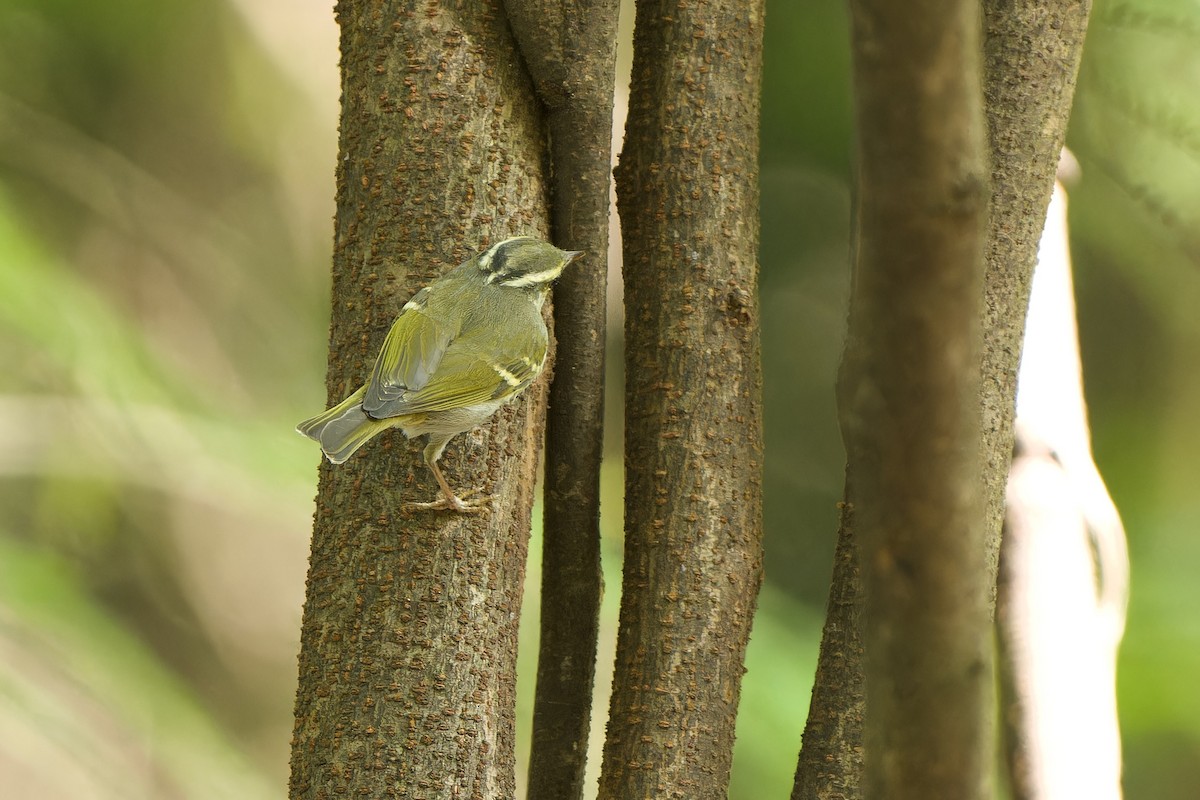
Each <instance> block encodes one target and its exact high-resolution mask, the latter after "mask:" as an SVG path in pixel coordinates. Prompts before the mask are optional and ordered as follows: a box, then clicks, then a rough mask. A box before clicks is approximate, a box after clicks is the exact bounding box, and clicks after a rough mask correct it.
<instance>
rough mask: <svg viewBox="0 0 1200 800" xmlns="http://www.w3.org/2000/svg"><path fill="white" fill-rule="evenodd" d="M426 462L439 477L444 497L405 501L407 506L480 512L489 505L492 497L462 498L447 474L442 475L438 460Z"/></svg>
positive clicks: (464, 512) (434, 509)
mask: <svg viewBox="0 0 1200 800" xmlns="http://www.w3.org/2000/svg"><path fill="white" fill-rule="evenodd" d="M426 463H428V464H429V470H430V471H431V472H432V473H433V477H434V478H435V479H437V482H438V486H440V487H442V494H443V495H444V497H440V498H438V499H437V500H434V501H433V502H430V503H405V504H404V507H405V508H411V509H414V510H423V511H441V510H446V511H457V512H459V513H460V514H478V513H479V512H481V511H483V510H484V509H485V508H487V507H488V505H489V502H490V500H491V498H490V497H477V498H475V499H473V500H462V499H460V498H459V496H458V495H456V494H455V493H454V490H453V489H451V488H450V484H449V483H448V482H447V481H446V478H445V476H443V475H442V471H441V470H440V469H439V468H438V465H437V461H428V462H426ZM476 491H478V490H477V489H472V490H471V491H470V492H467V494H474V493H475V492H476Z"/></svg>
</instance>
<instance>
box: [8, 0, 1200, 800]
mask: <svg viewBox="0 0 1200 800" xmlns="http://www.w3.org/2000/svg"><path fill="white" fill-rule="evenodd" d="M330 5H331V4H330V3H328V2H327V1H324V2H316V0H302V1H301V2H295V0H292V1H291V2H284V1H283V0H224V2H220V1H214V0H174V2H170V3H147V2H135V0H112V1H111V2H108V3H103V4H96V3H91V2H82V0H8V2H6V3H3V4H2V5H0V354H2V355H3V364H4V365H5V368H4V369H3V371H2V372H0V785H3V786H5V787H6V791H7V793H8V796H11V797H14V798H17V797H20V798H44V799H46V800H56V798H72V799H73V800H79V799H81V798H110V797H111V798H117V797H119V798H168V797H170V798H176V797H178V798H191V797H196V798H201V797H203V798H246V799H250V800H252V799H253V798H268V797H276V798H277V797H282V796H283V795H284V794H285V788H284V787H285V785H286V773H287V757H288V740H289V737H290V733H291V709H292V701H293V692H294V685H295V679H296V676H295V656H296V652H297V648H298V635H299V622H300V612H301V605H302V602H303V596H304V571H305V564H306V558H307V549H308V537H309V532H310V531H309V529H310V524H311V515H312V510H313V503H312V498H313V495H314V492H315V485H316V465H317V462H318V458H319V454H318V451H317V449H316V447H315V446H313V445H312V444H311V443H310V442H307V441H306V440H304V439H302V438H301V437H299V436H298V435H296V434H295V433H294V432H293V430H292V429H293V426H294V425H295V423H296V421H297V420H299V419H301V418H303V417H305V416H308V415H309V414H311V413H314V412H315V410H317V409H319V408H320V407H321V406H322V404H323V402H324V400H325V390H324V373H325V358H326V352H325V347H326V338H327V337H326V334H327V324H328V314H329V310H328V304H329V285H330V281H329V272H328V271H329V263H330V253H331V234H332V222H331V218H332V214H333V165H334V161H335V155H336V126H337V114H338V73H337V29H336V26H335V23H334V19H333V14H332V10H331V7H330ZM624 18H625V19H624V22H625V24H626V29H628V26H629V24H630V23H631V20H632V9H631V8H630V9H626V11H625V12H624ZM627 32H628V30H627ZM845 43H846V20H845V12H844V9H843V6H842V4H841V3H840V2H837V1H836V0H815V1H814V2H810V3H804V4H800V3H793V2H787V1H786V0H768V14H767V27H766V75H765V82H764V96H763V130H762V168H763V169H762V256H761V264H762V290H763V296H762V308H763V334H764V343H763V352H764V358H765V376H766V429H767V441H768V448H767V469H768V473H767V480H766V509H765V513H766V525H767V541H766V547H767V556H766V569H767V576H768V583H767V586H766V587H765V589H764V592H763V595H762V600H761V603H760V611H759V615H758V617H757V619H756V621H755V628H754V638H753V641H752V643H751V648H750V654H749V665H748V666H749V672H748V674H747V676H746V679H745V686H744V699H743V704H742V713H741V718H740V721H739V727H738V749H737V752H736V754H735V763H734V777H733V787H732V790H731V796H732V797H734V798H747V799H748V798H760V797H784V796H786V795H787V792H788V791H789V790H790V786H791V779H792V773H793V771H794V769H795V763H796V752H797V748H798V746H799V742H800V732H801V730H802V729H803V724H804V717H805V711H806V708H807V702H808V686H809V684H810V682H811V676H812V670H813V666H814V663H815V657H816V647H817V643H818V640H819V633H820V622H821V619H822V616H823V610H824V603H825V594H826V590H827V586H828V580H829V572H830V565H831V555H832V549H833V540H834V532H835V528H836V517H835V510H836V509H835V503H836V502H837V500H838V499H839V497H840V493H841V488H842V468H843V455H842V450H841V443H840V438H839V434H838V431H837V427H836V419H835V413H834V398H833V388H832V387H833V381H834V374H835V371H836V368H837V362H838V358H839V355H840V349H841V337H842V332H843V327H844V309H845V302H846V292H847V285H848V282H847V267H846V260H847V256H846V252H847V226H848V207H849V190H848V174H849V166H850V165H849V158H850V144H849V143H850V114H849V108H850V106H849V95H848V90H849V77H848V72H847V69H848V63H849V57H848V53H847V50H846V44H845ZM626 59H627V55H626ZM623 68H624V69H625V70H627V69H628V63H627V60H626V61H625V63H624V65H623ZM618 142H619V140H618ZM1070 145H1071V147H1072V148H1073V150H1074V152H1075V154H1076V156H1077V158H1078V160H1079V162H1080V164H1081V173H1080V176H1079V178H1078V179H1077V180H1076V181H1075V182H1074V184H1073V185H1071V186H1070V187H1068V188H1069V191H1070V193H1071V199H1072V205H1071V225H1072V245H1073V248H1074V257H1075V268H1076V290H1077V295H1078V301H1079V314H1080V327H1081V334H1082V346H1083V360H1084V369H1085V380H1086V384H1087V392H1088V400H1089V402H1090V407H1091V418H1092V424H1093V432H1094V437H1095V442H1094V444H1095V450H1096V457H1097V460H1098V462H1099V465H1100V468H1101V470H1102V472H1103V473H1104V475H1105V478H1106V479H1107V481H1108V484H1109V488H1110V490H1111V492H1112V494H1113V496H1114V499H1115V500H1116V503H1117V505H1118V507H1119V508H1120V510H1121V512H1122V514H1123V516H1124V520H1125V524H1126V527H1127V529H1128V534H1129V545H1130V550H1131V558H1132V571H1133V572H1132V595H1131V596H1132V599H1131V606H1130V618H1129V625H1128V631H1127V635H1126V639H1125V644H1124V647H1123V650H1122V657H1121V663H1120V687H1119V703H1120V713H1121V722H1122V728H1123V736H1124V747H1125V759H1126V767H1125V776H1126V777H1125V782H1126V794H1127V796H1128V797H1132V798H1137V797H1154V798H1158V799H1159V800H1173V798H1181V799H1182V798H1185V797H1186V798H1193V797H1195V787H1196V786H1200V688H1197V684H1196V681H1195V678H1194V676H1195V675H1196V674H1197V673H1198V672H1200V614H1198V613H1197V612H1198V611H1200V579H1197V567H1198V566H1200V536H1197V531H1198V530H1200V491H1197V487H1198V486H1200V456H1197V453H1200V425H1198V424H1197V423H1196V410H1197V409H1200V372H1198V370H1197V369H1196V365H1197V364H1200V313H1197V309H1198V308H1200V7H1197V6H1196V5H1195V4H1194V3H1192V2H1190V1H1189V0H1157V2H1139V3H1137V4H1136V5H1135V4H1132V3H1128V4H1122V3H1119V2H1114V0H1099V1H1098V2H1097V3H1096V5H1095V9H1094V13H1093V22H1092V26H1091V30H1090V33H1089V39H1088V46H1087V52H1086V56H1085V61H1084V66H1083V69H1082V73H1081V76H1080V82H1079V93H1078V96H1077V101H1076V109H1075V115H1074V119H1073V122H1072V128H1071V134H1070ZM619 330H620V327H619V324H618V325H616V326H614V328H613V332H614V333H615V334H619ZM613 346H614V348H616V347H619V342H618V341H615V340H614V342H613ZM613 352H614V354H615V353H617V352H619V351H617V350H615V349H614V351H613ZM610 363H611V364H612V365H613V366H614V370H613V372H614V378H615V379H616V380H619V377H620V376H619V370H618V369H616V368H618V367H619V358H617V357H614V358H611V359H610ZM610 397H611V400H612V402H610V404H609V409H610V411H611V413H612V418H611V423H612V424H611V425H610V428H609V443H610V446H609V448H608V455H609V458H608V460H607V462H606V468H605V478H604V481H605V484H604V485H605V490H606V499H605V515H604V522H605V535H606V570H607V571H608V581H607V582H608V585H609V587H617V586H619V585H620V584H619V558H620V550H621V542H620V539H621V526H620V479H621V467H620V464H621V456H620V429H619V425H620V411H619V405H618V403H619V398H620V392H619V390H618V389H613V390H611V391H610ZM539 563H540V557H539V538H538V534H537V530H536V526H535V533H534V539H533V542H532V546H531V559H530V567H531V569H530V574H531V578H532V580H531V582H530V584H529V586H528V589H527V595H526V597H527V600H526V603H525V609H526V615H525V623H527V624H523V628H522V660H521V668H520V681H521V701H520V702H521V706H522V716H521V720H522V722H521V724H522V730H521V733H522V735H523V736H527V735H528V719H529V711H530V698H531V695H532V676H533V675H534V666H533V661H532V656H533V654H534V653H535V652H536V648H535V647H534V638H533V637H534V636H535V635H536V619H535V617H536V611H537V605H538V601H537V589H536V571H537V566H538V564H539ZM616 594H617V593H616V592H615V591H609V592H608V596H607V597H606V617H605V629H604V632H605V641H604V643H603V646H602V653H601V656H600V659H601V660H600V670H601V676H600V677H599V678H598V684H599V690H600V694H601V697H600V698H599V699H598V702H597V710H598V711H600V712H603V711H604V710H605V709H606V707H607V699H606V697H607V685H606V684H607V678H606V677H604V674H603V673H604V672H605V671H606V670H609V669H611V658H612V647H613V640H614V639H615V631H616V627H615V623H616V620H615V616H616V606H617V597H616ZM600 724H601V723H600V722H599V721H598V723H597V730H600V728H599V725H600ZM593 739H594V742H593V744H594V745H598V744H599V735H598V734H597V735H595V736H593ZM522 752H524V751H522ZM593 761H594V762H598V759H593ZM523 771H524V766H523V764H522V766H520V767H519V770H518V772H519V773H523ZM522 777H523V776H522ZM593 787H594V784H593Z"/></svg>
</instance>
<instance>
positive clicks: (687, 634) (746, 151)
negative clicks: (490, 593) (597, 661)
mask: <svg viewBox="0 0 1200 800" xmlns="http://www.w3.org/2000/svg"><path fill="white" fill-rule="evenodd" d="M762 14H763V7H762V3H761V2H751V3H749V4H744V5H743V4H734V3H717V2H714V3H700V4H687V5H681V4H677V3H674V2H644V3H639V4H638V7H637V19H636V26H635V34H634V65H633V79H632V87H631V94H630V109H629V120H628V124H627V128H626V140H625V147H624V150H623V152H622V154H621V165H620V167H619V168H618V170H617V194H618V201H619V207H620V210H621V221H622V231H623V239H624V252H625V261H624V264H625V303H626V313H625V320H626V330H625V345H626V360H625V365H626V412H625V414H626V433H625V471H626V496H625V573H624V579H623V587H622V598H621V625H620V632H619V634H618V639H617V658H616V671H615V675H614V678H613V696H612V701H611V706H610V713H609V723H608V738H607V741H606V743H605V751H604V763H603V768H602V772H601V779H600V796H601V797H602V798H610V799H613V800H615V799H616V798H630V797H639V798H640V797H662V798H669V797H685V798H689V799H694V798H709V797H713V798H716V797H720V798H723V797H725V794H726V790H727V786H728V782H729V768H730V761H731V757H732V749H733V731H734V720H735V717H736V714H737V702H738V696H739V691H740V687H741V678H742V673H743V671H744V667H743V660H744V655H745V649H746V642H747V639H748V636H749V633H750V623H751V617H752V614H753V611H754V606H755V602H756V596H757V591H758V587H759V584H760V581H761V570H762V555H761V553H762V550H761V469H762V435H761V422H760V420H761V403H760V395H761V374H760V365H759V342H758V336H759V333H758V323H759V318H758V298H757V290H758V289H757V274H758V266H757V250H758V213H757V207H758V185H757V156H758V103H759V81H760V67H761V41H762V25H763V16H762Z"/></svg>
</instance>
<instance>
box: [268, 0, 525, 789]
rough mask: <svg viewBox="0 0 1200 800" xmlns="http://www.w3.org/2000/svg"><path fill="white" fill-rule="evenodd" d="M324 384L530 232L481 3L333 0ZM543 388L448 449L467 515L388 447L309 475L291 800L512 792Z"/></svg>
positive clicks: (517, 103) (501, 73) (511, 71)
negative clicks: (440, 284) (335, 36)
mask: <svg viewBox="0 0 1200 800" xmlns="http://www.w3.org/2000/svg"><path fill="white" fill-rule="evenodd" d="M337 14H338V21H339V23H340V25H341V52H342V65H341V66H342V118H341V137H340V144H339V155H338V163H337V215H336V219H335V243H334V257H333V278H334V281H333V318H332V323H331V327H330V360H329V374H328V379H327V385H328V390H329V398H330V400H331V401H336V400H338V399H340V398H342V397H343V396H344V395H346V394H347V393H348V392H349V391H351V390H352V389H353V388H354V387H355V386H357V385H358V384H359V383H360V382H361V381H362V380H363V378H364V377H365V376H366V375H367V373H368V370H369V369H370V367H371V364H372V360H373V358H374V356H375V353H376V352H377V349H378V347H379V345H380V344H381V342H382V339H383V337H384V335H385V333H386V332H387V329H388V326H389V325H390V323H391V321H392V319H393V318H394V316H395V314H396V313H397V312H398V311H399V309H400V306H401V305H402V304H403V303H404V302H405V301H406V300H407V299H408V298H409V297H410V296H411V294H412V293H413V292H414V291H415V290H416V289H417V288H418V287H419V286H420V285H422V284H424V283H427V282H429V281H430V280H431V279H433V278H435V277H437V276H439V275H440V274H441V273H443V272H444V271H445V270H446V269H448V268H449V267H451V266H453V265H455V264H457V263H458V262H459V261H461V260H463V259H464V258H466V257H468V256H469V255H471V254H472V253H473V252H474V251H476V250H477V249H479V248H481V247H483V246H486V245H487V244H489V243H490V242H493V241H495V240H497V239H499V238H502V237H504V236H507V235H513V234H516V233H533V234H540V235H543V236H544V235H545V234H546V232H547V220H546V205H545V201H546V196H547V187H546V181H545V176H544V175H543V172H542V163H543V152H544V143H545V136H544V132H543V131H542V129H541V128H540V123H539V119H540V117H539V114H538V109H537V106H536V101H535V100H534V94H533V89H532V86H531V85H530V83H529V80H528V77H527V76H526V74H525V72H524V70H523V68H522V66H521V62H520V59H519V57H518V54H517V51H516V46H515V43H514V41H513V40H512V37H511V34H510V33H509V31H508V27H507V23H506V21H505V18H504V14H503V10H502V8H501V7H500V5H499V2H498V0H495V1H494V2H491V3H475V2H465V1H464V2H459V3H451V2H446V3H438V2H430V3H422V4H419V5H415V4H414V5H411V6H409V5H405V4H399V3H371V4H368V3H356V2H341V3H339V4H338V6H337ZM544 398H545V392H544V387H543V388H541V389H539V388H537V387H535V388H534V389H532V390H530V392H528V393H527V394H526V396H525V397H524V398H523V399H522V400H520V401H518V402H517V403H516V404H515V405H513V406H510V407H508V408H506V409H504V410H502V411H501V412H500V413H499V414H497V416H496V417H495V418H494V420H493V421H492V422H491V423H489V424H487V425H485V426H483V428H481V429H480V430H479V431H477V432H474V433H467V434H463V435H461V436H460V437H458V438H456V439H455V440H454V441H453V442H452V443H451V445H450V448H449V450H448V451H447V453H446V456H445V457H444V458H443V459H442V461H441V464H442V466H443V469H444V470H445V471H446V473H447V475H448V476H450V479H451V481H452V482H454V484H455V485H456V486H459V487H464V488H466V487H472V486H479V487H482V488H483V490H484V491H486V492H487V493H490V494H492V495H494V496H495V497H496V503H495V510H494V511H493V512H489V513H485V514H480V515H457V514H451V513H446V512H440V513H439V512H408V511H405V510H404V509H403V508H402V504H403V503H404V502H405V501H409V500H429V499H430V498H432V497H434V496H435V494H436V491H437V489H436V486H435V484H434V482H433V480H432V477H431V475H430V474H429V471H428V469H426V467H425V466H424V464H423V463H422V462H421V458H420V449H421V448H420V447H419V446H418V445H417V444H416V443H409V442H406V441H405V440H404V438H403V437H402V435H401V434H399V433H398V432H392V433H388V434H384V435H383V436H381V437H379V438H378V439H377V440H376V441H374V442H372V443H370V444H368V445H367V446H366V447H365V448H364V449H363V451H362V453H360V454H359V455H357V456H355V457H354V458H353V459H352V460H351V461H349V462H347V463H346V464H344V465H341V466H339V467H330V466H329V465H328V464H325V465H323V466H322V469H321V476H320V488H319V490H318V496H317V511H316V518H315V524H314V529H313V543H312V553H311V562H310V567H309V575H308V587H307V597H306V601H305V609H304V621H303V629H302V634H301V652H300V665H299V666H300V686H299V690H298V693H297V700H296V724H295V732H294V736H293V745H292V775H291V785H290V792H291V797H293V798H322V797H341V796H346V797H358V796H371V797H387V796H413V797H415V796H421V797H427V798H435V797H512V796H513V795H514V793H515V771H514V770H515V765H514V755H513V738H514V734H513V719H514V694H515V690H514V673H515V661H516V646H517V620H518V616H519V610H520V600H521V580H522V578H523V573H524V564H525V555H526V547H527V541H528V533H529V513H530V507H531V504H532V499H533V497H532V494H533V480H534V466H535V461H536V444H537V441H538V438H539V436H538V434H539V432H540V424H541V418H542V415H543V408H544Z"/></svg>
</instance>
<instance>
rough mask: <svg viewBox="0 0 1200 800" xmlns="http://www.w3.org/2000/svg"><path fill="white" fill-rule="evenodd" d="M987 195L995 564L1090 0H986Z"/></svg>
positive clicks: (988, 448) (986, 393) (986, 325)
mask: <svg viewBox="0 0 1200 800" xmlns="http://www.w3.org/2000/svg"><path fill="white" fill-rule="evenodd" d="M983 9H984V54H983V55H984V95H985V98H986V109H987V123H988V143H989V145H990V148H991V165H992V205H991V208H992V210H991V219H990V222H989V228H988V244H987V273H986V277H985V280H984V291H985V294H984V305H983V330H984V331H985V337H984V342H983V366H982V374H983V381H982V383H981V384H980V386H979V389H980V395H979V399H980V404H981V406H982V408H983V458H984V475H985V477H986V481H985V487H986V501H987V508H986V515H987V516H986V520H987V531H988V537H987V545H988V566H989V569H990V570H991V572H992V574H993V575H995V573H996V564H997V562H998V560H999V557H1000V530H1001V527H1002V525H1003V524H1004V492H1005V487H1006V485H1007V483H1008V470H1009V466H1010V465H1011V463H1012V451H1013V418H1014V416H1015V414H1016V396H1017V369H1018V368H1019V367H1020V362H1021V343H1022V341H1024V338H1025V312H1026V310H1027V309H1028V308H1029V287H1030V284H1031V282H1032V280H1033V267H1034V264H1036V263H1037V250H1038V242H1039V241H1040V240H1041V237H1042V228H1043V226H1044V225H1045V222H1046V209H1047V208H1048V207H1049V205H1050V195H1051V194H1052V193H1053V192H1054V177H1055V174H1056V173H1057V171H1058V157H1059V153H1060V152H1062V148H1063V143H1064V142H1065V141H1066V137H1067V122H1068V120H1069V119H1070V117H1071V101H1072V99H1073V98H1074V96H1075V78H1076V76H1077V75H1078V73H1079V59H1080V57H1081V56H1082V55H1083V38H1084V34H1085V33H1086V32H1087V19H1088V13H1089V11H1090V10H1091V3H1090V2H1088V0H1083V1H1082V2H1080V1H1079V0H1055V2H1050V3H1047V2H1044V0H1017V2H1011V0H988V1H987V2H985V3H984V6H983Z"/></svg>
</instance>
